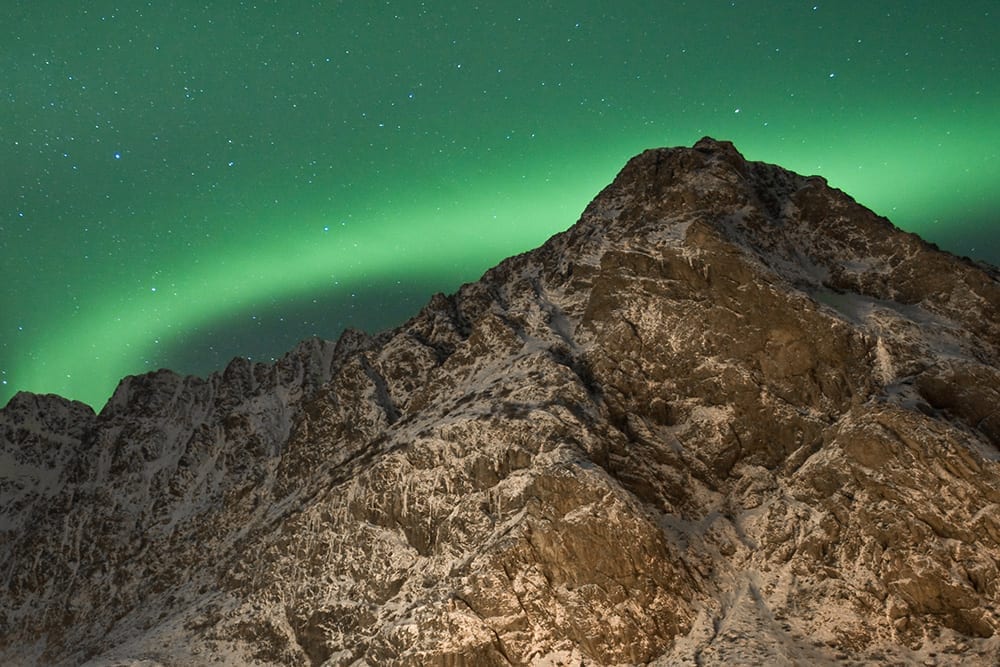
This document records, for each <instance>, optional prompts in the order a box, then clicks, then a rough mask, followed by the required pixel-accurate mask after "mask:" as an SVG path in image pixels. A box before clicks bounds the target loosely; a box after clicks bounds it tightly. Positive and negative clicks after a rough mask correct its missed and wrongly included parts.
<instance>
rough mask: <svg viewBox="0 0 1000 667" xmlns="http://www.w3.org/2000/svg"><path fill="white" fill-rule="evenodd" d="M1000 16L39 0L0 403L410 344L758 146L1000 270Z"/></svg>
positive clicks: (5, 149)
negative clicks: (239, 361) (706, 163)
mask: <svg viewBox="0 0 1000 667" xmlns="http://www.w3.org/2000/svg"><path fill="white" fill-rule="evenodd" d="M998 18H1000V5H998V4H997V2H996V0H966V1H964V2H960V3H951V2H932V1H929V0H927V1H917V0H913V1H909V2H907V1H903V0H897V1H894V2H880V1H878V0H838V1H837V2H832V1H830V2H820V3H818V4H817V3H816V2H797V1H791V0H778V1H773V2H763V1H756V2H752V1H750V0H742V1H741V0H738V1H736V2H729V1H726V2H719V1H714V0H690V1H688V2H679V1H669V0H666V1H661V2H635V1H629V0H616V1H615V2H586V1H575V2H564V3H552V2H540V1H538V0H533V1H532V2H520V1H518V0H506V1H505V2H502V3H500V2H496V3H489V2H480V3H478V4H477V3H475V2H471V1H469V2H378V3H376V2H361V1H358V2H296V1H294V0H288V1H284V2H266V1H263V0H261V1H258V2H240V3H237V2H215V3H206V2H183V1H175V2H169V3H168V2H145V3H140V2H121V3H118V4H115V3H108V2H104V1H102V0H93V1H89V0H88V2H37V1H34V0H30V1H24V2H20V1H11V0H7V1H6V2H4V3H3V9H2V10H0V58H2V60H0V72H2V77H0V91H2V97H0V105H2V107H0V383H2V384H0V405H2V404H3V403H5V402H6V401H7V399H8V398H9V397H10V396H11V395H13V393H14V392H15V391H17V390H30V391H35V392H44V393H59V394H62V395H64V396H67V397H70V398H74V399H79V400H83V401H85V402H87V403H90V404H91V405H93V406H95V407H96V408H100V407H101V406H102V405H103V404H104V402H105V401H106V399H107V398H108V397H109V396H110V394H111V392H112V391H113V390H114V387H115V385H116V384H117V381H118V379H119V378H121V377H122V376H124V375H127V374H135V373H141V372H145V371H150V370H155V369H157V368H160V367H169V368H173V369H174V370H177V371H181V372H190V373H197V374H202V375H204V374H207V373H208V372H210V371H212V370H215V369H221V368H222V367H224V366H225V364H226V363H227V362H228V360H229V359H230V358H232V357H234V356H244V357H250V358H252V359H255V360H269V359H271V358H272V357H275V356H279V355H280V354H281V353H283V352H285V351H287V350H288V349H289V348H291V347H292V346H293V345H294V344H295V343H296V342H297V341H298V340H301V339H303V338H306V337H308V336H313V335H317V336H321V337H324V338H331V339H335V338H336V337H337V336H338V335H339V334H340V332H341V331H342V330H343V329H344V327H346V326H354V327H359V328H363V329H366V330H369V331H374V330H379V329H382V328H385V327H388V326H393V325H396V324H399V323H401V322H402V321H403V320H405V319H406V318H407V317H409V316H410V315H413V314H415V313H416V311H417V310H418V309H419V308H420V306H422V305H423V304H424V303H425V302H426V301H427V300H428V298H429V297H430V295H431V294H432V293H433V292H435V291H451V290H453V289H455V288H456V287H457V286H458V285H459V284H461V283H462V282H467V281H471V280H475V279H477V278H478V277H479V275H481V273H482V271H483V270H485V269H486V268H488V267H489V266H491V265H493V264H495V263H496V262H497V261H499V260H500V259H502V258H504V257H506V256H508V255H510V254H514V253H517V252H522V251H524V250H528V249H530V248H532V247H534V246H536V245H538V244H539V243H541V242H542V241H544V240H545V239H546V238H548V237H549V236H551V235H552V234H554V233H556V232H558V231H561V230H563V229H565V228H566V227H568V226H569V225H571V224H572V223H573V222H574V221H575V220H576V218H577V217H578V216H579V214H580V212H581V211H582V210H583V208H584V207H585V206H586V204H587V202H589V201H590V199H592V198H593V196H594V195H595V194H596V193H597V192H598V191H599V190H600V189H601V188H602V187H603V186H604V185H606V184H607V183H608V182H609V181H610V180H611V179H612V178H613V177H614V175H615V173H617V171H618V170H619V169H620V168H621V167H622V165H623V164H624V163H625V161H626V160H627V159H628V158H629V157H630V156H632V155H634V154H636V153H638V152H640V151H641V150H643V149H645V148H650V147H655V146H673V145H691V144H692V143H694V142H695V141H696V140H697V139H699V138H700V137H702V136H704V135H711V136H714V137H716V138H719V139H729V140H732V141H734V142H735V143H736V146H737V148H739V149H740V150H741V151H742V152H743V153H744V154H745V155H746V156H747V157H748V158H750V159H755V160H765V161H767V162H775V163H779V164H782V165H783V166H786V167H788V168H791V169H794V170H796V171H799V172H803V173H807V174H821V175H823V176H826V177H827V179H828V180H829V181H830V183H831V184H832V185H834V186H836V187H839V188H841V189H843V190H846V191H847V192H849V193H850V194H852V195H853V196H854V197H855V198H856V199H857V200H858V201H860V202H861V203H863V204H865V205H867V206H869V207H871V208H873V209H874V210H875V211H876V212H878V213H881V214H883V215H886V216H888V217H889V218H890V219H891V220H892V221H893V222H895V223H896V224H897V225H899V226H901V227H903V228H905V229H908V230H911V231H915V232H918V233H920V234H921V235H923V236H925V237H926V238H928V239H929V240H932V241H935V242H937V243H938V244H939V245H941V246H943V247H945V248H946V249H949V250H951V251H953V252H956V253H958V254H962V255H969V256H972V257H975V258H979V259H986V260H989V261H992V262H994V263H1000V250H998V247H997V246H998V243H997V241H998V240H1000V227H998V216H997V215H996V211H997V210H1000V122H998V121H1000V117H998V115H997V110H998V109H1000V72H998V64H1000V47H998V41H1000V40H998V38H1000V20H998Z"/></svg>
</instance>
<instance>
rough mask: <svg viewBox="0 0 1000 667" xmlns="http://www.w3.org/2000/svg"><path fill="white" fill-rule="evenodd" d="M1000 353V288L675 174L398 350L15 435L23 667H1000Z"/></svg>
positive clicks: (294, 358) (723, 150) (33, 408)
mask: <svg viewBox="0 0 1000 667" xmlns="http://www.w3.org/2000/svg"><path fill="white" fill-rule="evenodd" d="M998 346H1000V283H998V280H997V276H996V274H995V273H991V272H989V271H986V270H983V269H982V268H981V267H978V266H976V265H974V264H972V263H971V262H967V261H963V260H960V259H958V258H955V257H952V256H951V255H948V254H947V253H943V252H940V251H939V250H937V249H936V248H934V247H933V246H930V245H928V244H926V243H924V242H923V241H921V240H920V239H919V238H917V237H916V236H914V235H911V234H906V233H904V232H902V231H900V230H898V229H896V228H895V227H894V226H892V225H891V224H890V223H889V222H888V221H887V220H885V219H884V218H881V217H879V216H877V215H876V214H874V213H873V212H871V211H869V210H868V209H866V208H864V207H863V206H860V205H859V204H858V203H857V202H855V201H854V200H853V199H851V198H850V197H849V196H848V195H846V194H844V193H843V192H840V191H838V190H835V189H833V188H830V187H829V186H828V185H827V184H826V182H825V181H823V180H822V179H819V178H816V177H806V176H801V175H798V174H794V173H792V172H790V171H787V170H785V169H783V168H781V167H778V166H775V165H769V164H765V163H761V162H751V161H746V160H745V159H744V158H743V156H742V155H741V154H740V153H739V152H738V151H737V150H736V148H735V147H734V146H733V145H732V144H731V143H729V142H725V141H717V140H714V139H711V138H708V137H706V138H704V139H702V140H700V141H699V142H698V143H696V144H695V146H694V147H691V148H664V149H654V150H649V151H645V152H643V153H642V154H640V155H638V156H636V157H635V158H633V159H632V160H630V161H629V162H628V163H627V164H626V165H625V167H624V168H623V169H622V171H621V172H620V173H619V174H618V176H617V177H616V178H615V179H614V181H613V182H612V183H611V184H610V185H608V186H607V187H606V188H605V189H604V190H603V191H602V192H601V193H600V194H599V195H598V196H597V197H596V198H595V199H594V200H593V201H592V202H591V203H590V204H589V205H588V206H587V208H586V209H585V211H584V213H583V215H582V217H581V219H580V221H579V222H578V223H577V224H575V225H574V226H573V227H571V228H570V229H568V230H566V231H565V232H563V233H561V234H557V235H556V236H554V237H553V238H551V239H550V240H549V241H547V242H546V243H545V244H544V245H543V246H541V247H540V248H538V249H536V250H533V251H530V252H527V253H524V254H522V255H518V256H516V257H512V258H510V259H508V260H505V261H504V262H502V263H501V264H499V265H498V266H497V267H495V268H493V269H491V270H490V271H488V272H486V274H485V275H484V276H483V277H482V279H481V280H479V281H476V282H474V283H470V284H467V285H464V286H463V287H462V288H461V289H459V290H458V292H457V293H455V294H452V295H435V296H434V297H433V298H432V299H431V301H430V302H429V303H428V305H427V306H426V307H425V308H424V309H423V310H421V311H420V313H418V314H417V315H416V316H415V317H414V318H413V319H412V320H410V321H409V322H407V323H405V324H404V325H403V326H401V327H399V328H397V329H395V330H392V331H389V332H385V333H382V334H379V335H376V336H367V335H365V334H362V333H360V332H345V334H344V335H343V336H341V338H340V340H338V341H337V342H336V343H333V342H328V341H320V340H311V341H306V342H304V343H302V344H300V345H299V346H298V347H296V348H295V349H294V350H293V351H292V352H290V353H289V354H288V355H286V356H285V357H283V358H282V359H280V360H279V361H278V362H276V363H274V364H253V363H250V362H248V361H246V360H239V361H235V362H234V363H232V364H230V366H229V367H227V369H226V370H225V371H224V372H222V373H218V374H215V375H213V376H211V377H210V378H208V379H206V380H199V379H194V378H182V377H180V376H176V375H174V374H172V373H170V372H167V371H163V372H160V373H157V374H150V375H146V376H141V377H137V378H129V379H127V380H126V381H123V385H122V387H121V388H120V390H119V392H120V396H119V393H116V399H115V400H113V401H112V403H109V408H106V409H105V411H103V412H102V413H101V415H99V416H97V417H94V416H93V413H92V412H91V413H89V414H88V413H87V412H86V411H84V410H80V409H77V408H76V407H73V405H72V404H68V403H60V402H59V401H55V400H54V399H34V398H32V397H30V396H27V395H25V396H21V397H19V398H18V399H17V400H16V401H14V402H12V404H11V405H9V406H8V407H7V408H6V409H5V410H3V411H0V460H2V461H3V464H4V468H3V470H4V478H3V480H2V481H3V484H0V508H3V513H0V531H2V539H0V572H2V574H3V581H4V582H5V583H4V586H5V590H4V596H3V597H4V600H5V606H4V607H2V608H0V627H2V628H3V632H0V662H4V663H13V664H32V663H34V664H79V663H81V662H86V661H88V660H92V661H93V664H119V663H121V662H129V661H138V660H144V661H150V662H155V663H159V664H201V663H206V662H212V661H220V662H224V663H229V664H248V663H255V662H256V663H264V664H278V665H284V664H289V665H291V664H296V665H298V664H316V665H319V664H327V665H349V664H359V663H362V662H364V663H368V664H408V663H418V662H419V663H423V662H433V661H437V662H442V663H445V662H447V663H449V664H511V663H513V664H529V663H533V664H557V663H570V662H571V663H574V664H579V663H588V664H623V663H625V664H640V663H649V664H681V663H698V664H776V663H781V662H783V661H788V662H799V663H808V664H834V663H835V662H837V661H843V660H845V659H854V660H857V661H860V662H869V663H881V662H901V663H912V662H923V661H927V660H932V659H933V660H937V659H938V658H940V657H941V656H954V657H955V660H956V661H962V662H963V663H965V664H994V663H995V658H996V656H997V655H998V654H1000V643H998V642H1000V639H998V634H997V630H998V629H1000V618H998V615H997V609H998V608H1000V589H998V587H997V586H996V585H995V582H996V581H998V580H1000V571H998V569H997V563H998V562H1000V523H998V521H997V519H996V516H995V515H996V513H995V512H993V511H991V509H992V508H995V507H996V506H998V505H1000V412H998V411H997V409H996V406H997V405H1000V392H998V390H997V387H1000V371H998V370H997V369H998V368H1000V349H998ZM112 404H113V405H112ZM39 424H45V427H44V428H41V427H39V426H38V425H39ZM37 452H57V453H59V454H58V455H56V456H48V457H44V456H38V455H37ZM53 610H58V613H57V614H53ZM949 659H950V658H949Z"/></svg>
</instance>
